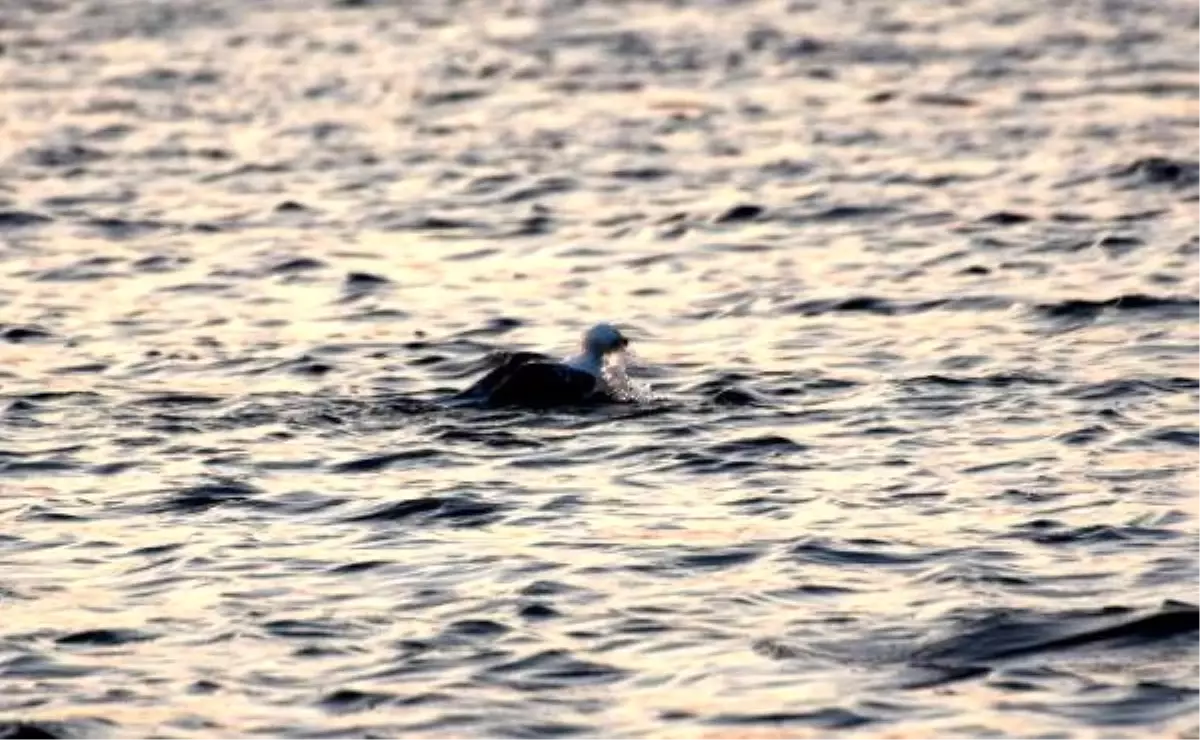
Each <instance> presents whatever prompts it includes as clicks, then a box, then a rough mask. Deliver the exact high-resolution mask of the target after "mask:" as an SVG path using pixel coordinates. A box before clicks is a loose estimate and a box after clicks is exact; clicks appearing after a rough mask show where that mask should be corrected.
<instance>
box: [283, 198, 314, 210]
mask: <svg viewBox="0 0 1200 740" xmlns="http://www.w3.org/2000/svg"><path fill="white" fill-rule="evenodd" d="M311 210H312V209H311V208H309V207H308V206H306V205H304V204H303V203H301V202H300V201H296V200H284V201H280V202H279V203H277V204H275V212H276V213H305V212H307V211H311Z"/></svg>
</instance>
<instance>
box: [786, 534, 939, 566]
mask: <svg viewBox="0 0 1200 740" xmlns="http://www.w3.org/2000/svg"><path fill="white" fill-rule="evenodd" d="M789 553H790V554H791V555H792V557H793V558H795V559H797V560H799V561H801V562H809V563H820V564H824V565H868V566H876V565H878V566H888V565H912V564H917V563H925V562H932V561H934V560H936V559H938V558H939V557H941V556H942V553H939V552H938V551H928V550H927V551H919V550H915V549H914V548H904V549H903V550H901V549H900V548H897V547H896V546H895V545H894V544H892V543H889V542H886V541H883V540H874V539H866V538H856V539H850V540H836V539H831V538H828V537H821V536H817V535H812V536H807V537H802V538H801V539H800V541H799V542H798V543H797V544H795V545H793V546H792V547H791V548H790V549H789Z"/></svg>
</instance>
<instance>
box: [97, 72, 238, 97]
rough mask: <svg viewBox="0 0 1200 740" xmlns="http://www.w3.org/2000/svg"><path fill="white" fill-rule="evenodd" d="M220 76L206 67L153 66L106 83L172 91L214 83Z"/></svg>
mask: <svg viewBox="0 0 1200 740" xmlns="http://www.w3.org/2000/svg"><path fill="white" fill-rule="evenodd" d="M220 79H221V76H220V75H219V74H218V73H217V72H215V71H213V70H207V69H201V70H193V71H181V70H178V69H172V68H170V67H153V68H150V69H147V70H144V71H142V72H138V73H137V74H132V75H127V76H123V77H114V78H112V79H110V80H108V82H107V84H109V85H112V86H114V87H121V88H126V89H131V90H139V91H155V92H173V91H175V90H178V89H179V88H184V87H194V86H197V85H202V86H203V85H215V84H217V83H218V82H219V81H220Z"/></svg>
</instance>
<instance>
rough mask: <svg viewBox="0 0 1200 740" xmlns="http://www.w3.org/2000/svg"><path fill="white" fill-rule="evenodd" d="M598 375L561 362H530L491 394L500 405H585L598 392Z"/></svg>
mask: <svg viewBox="0 0 1200 740" xmlns="http://www.w3.org/2000/svg"><path fill="white" fill-rule="evenodd" d="M598 384H599V381H598V380H597V378H596V377H595V376H594V375H591V374H589V373H585V372H583V371H582V370H576V369H575V368H573V367H570V366H568V365H563V364H561V363H557V362H544V361H526V362H523V363H521V364H519V365H518V366H516V367H514V368H513V370H512V372H511V373H509V374H508V376H507V377H505V378H504V379H503V380H502V381H501V382H500V383H499V384H498V385H497V386H496V387H495V388H494V389H493V390H492V392H491V395H490V396H489V397H488V400H489V401H490V402H491V403H493V404H495V405H499V406H508V405H520V406H558V405H566V404H573V403H582V402H583V401H586V400H587V399H588V398H589V397H590V396H591V395H592V394H593V393H595V391H596V388H597V386H598Z"/></svg>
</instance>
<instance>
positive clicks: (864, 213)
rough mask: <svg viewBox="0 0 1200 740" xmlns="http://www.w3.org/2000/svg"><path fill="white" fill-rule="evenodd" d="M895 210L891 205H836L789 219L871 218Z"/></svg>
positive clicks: (847, 219) (839, 219) (828, 220)
mask: <svg viewBox="0 0 1200 740" xmlns="http://www.w3.org/2000/svg"><path fill="white" fill-rule="evenodd" d="M895 212H896V209H895V208H893V207H891V206H861V205H835V206H830V207H828V208H824V209H821V210H819V211H814V212H812V213H808V214H804V215H801V216H792V217H791V218H790V219H789V220H791V221H793V222H796V223H803V222H805V221H817V222H831V221H855V220H859V219H867V220H869V219H874V218H877V217H879V216H886V215H888V214H891V213H895Z"/></svg>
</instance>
